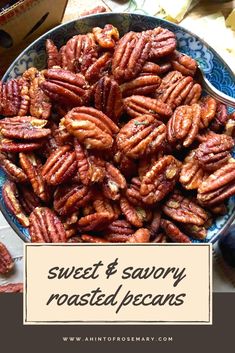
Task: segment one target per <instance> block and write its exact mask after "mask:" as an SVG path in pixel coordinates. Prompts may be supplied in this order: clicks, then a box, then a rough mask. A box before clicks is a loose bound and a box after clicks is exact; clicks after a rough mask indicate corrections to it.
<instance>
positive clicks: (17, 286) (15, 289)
mask: <svg viewBox="0 0 235 353" xmlns="http://www.w3.org/2000/svg"><path fill="white" fill-rule="evenodd" d="M22 292H23V283H9V284H5V285H3V286H0V293H22Z"/></svg>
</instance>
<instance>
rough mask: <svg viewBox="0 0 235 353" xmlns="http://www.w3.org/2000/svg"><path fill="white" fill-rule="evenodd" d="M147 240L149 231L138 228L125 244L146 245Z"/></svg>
mask: <svg viewBox="0 0 235 353" xmlns="http://www.w3.org/2000/svg"><path fill="white" fill-rule="evenodd" d="M149 238H150V233H149V230H148V229H146V228H140V229H138V230H137V231H136V232H135V233H134V234H132V235H131V236H130V237H129V238H128V240H127V241H126V243H148V242H149Z"/></svg>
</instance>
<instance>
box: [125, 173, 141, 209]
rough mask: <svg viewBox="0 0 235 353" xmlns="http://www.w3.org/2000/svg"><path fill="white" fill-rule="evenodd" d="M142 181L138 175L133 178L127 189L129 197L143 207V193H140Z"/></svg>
mask: <svg viewBox="0 0 235 353" xmlns="http://www.w3.org/2000/svg"><path fill="white" fill-rule="evenodd" d="M140 186H141V181H140V179H139V178H138V177H135V178H132V179H131V183H130V185H129V186H128V188H127V190H126V197H127V199H128V200H129V201H130V202H131V203H132V204H133V205H134V206H139V207H141V206H142V207H143V200H142V195H141V194H140Z"/></svg>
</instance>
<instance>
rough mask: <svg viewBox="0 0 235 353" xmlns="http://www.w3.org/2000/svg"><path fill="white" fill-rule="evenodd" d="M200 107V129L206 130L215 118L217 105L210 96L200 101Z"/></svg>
mask: <svg viewBox="0 0 235 353" xmlns="http://www.w3.org/2000/svg"><path fill="white" fill-rule="evenodd" d="M200 105H201V123H200V128H201V129H203V128H206V127H208V126H209V124H210V122H211V121H212V119H214V117H215V113H216V107H217V103H216V100H215V99H214V98H212V97H210V96H206V97H205V98H202V99H201V101H200Z"/></svg>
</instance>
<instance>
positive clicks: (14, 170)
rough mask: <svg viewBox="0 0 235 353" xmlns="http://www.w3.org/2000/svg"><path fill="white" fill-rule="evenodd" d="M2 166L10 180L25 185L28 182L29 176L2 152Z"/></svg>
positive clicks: (0, 159) (0, 157)
mask: <svg viewBox="0 0 235 353" xmlns="http://www.w3.org/2000/svg"><path fill="white" fill-rule="evenodd" d="M0 165H1V168H2V169H3V170H4V172H5V173H6V174H7V176H8V178H9V179H10V180H12V181H15V182H18V183H23V182H25V181H26V180H27V175H26V174H25V173H24V171H23V170H22V169H21V168H20V167H18V166H17V165H16V164H15V163H14V162H13V161H11V159H10V158H9V156H8V155H7V154H6V153H4V152H0Z"/></svg>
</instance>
